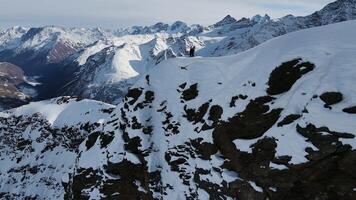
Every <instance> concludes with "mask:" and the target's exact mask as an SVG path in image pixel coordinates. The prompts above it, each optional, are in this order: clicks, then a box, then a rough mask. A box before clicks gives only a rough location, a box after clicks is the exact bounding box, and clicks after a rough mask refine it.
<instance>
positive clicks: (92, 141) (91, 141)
mask: <svg viewBox="0 0 356 200" xmlns="http://www.w3.org/2000/svg"><path fill="white" fill-rule="evenodd" d="M99 134H100V132H94V133H92V134H90V135H89V136H88V139H87V141H86V143H85V146H86V147H87V149H90V148H91V147H92V146H93V145H94V144H95V142H96V140H97V139H98V137H99Z"/></svg>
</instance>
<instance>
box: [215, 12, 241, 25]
mask: <svg viewBox="0 0 356 200" xmlns="http://www.w3.org/2000/svg"><path fill="white" fill-rule="evenodd" d="M235 22H237V20H236V19H235V18H233V17H231V16H230V15H227V16H226V17H224V18H223V19H222V20H221V21H219V22H217V23H215V24H214V25H213V26H214V27H220V26H225V25H229V24H232V23H235Z"/></svg>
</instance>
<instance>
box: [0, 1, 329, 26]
mask: <svg viewBox="0 0 356 200" xmlns="http://www.w3.org/2000/svg"><path fill="white" fill-rule="evenodd" d="M332 1H333V0H0V27H2V28H4V27H9V26H15V25H20V26H27V27H29V26H43V25H60V26H72V27H73V26H76V27H104V28H112V29H115V28H120V27H121V28H122V27H128V26H132V25H150V24H154V23H155V22H158V21H162V22H166V23H171V22H174V21H176V20H182V21H184V22H187V23H189V24H194V23H199V24H204V25H208V24H213V23H215V22H216V21H218V20H220V19H222V18H223V17H224V16H226V15H227V14H230V15H231V16H233V17H235V18H241V17H251V16H253V15H255V14H266V13H267V14H268V15H270V16H271V17H272V18H278V17H281V16H284V15H286V14H293V15H307V14H311V13H312V12H314V11H316V10H319V9H321V8H322V7H323V6H324V5H326V4H327V3H330V2H332Z"/></svg>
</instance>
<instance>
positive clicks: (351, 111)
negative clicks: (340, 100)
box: [342, 106, 356, 114]
mask: <svg viewBox="0 0 356 200" xmlns="http://www.w3.org/2000/svg"><path fill="white" fill-rule="evenodd" d="M342 111H343V112H345V113H349V114H356V106H353V107H348V108H344V109H343V110H342Z"/></svg>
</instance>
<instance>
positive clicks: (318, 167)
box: [0, 21, 356, 200]
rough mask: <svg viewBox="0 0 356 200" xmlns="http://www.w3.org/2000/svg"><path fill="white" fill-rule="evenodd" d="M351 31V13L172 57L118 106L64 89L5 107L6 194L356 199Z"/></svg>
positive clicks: (355, 25) (354, 29) (355, 27)
mask: <svg viewBox="0 0 356 200" xmlns="http://www.w3.org/2000/svg"><path fill="white" fill-rule="evenodd" d="M355 34H356V22H355V21H350V22H343V23H338V24H335V25H328V26H323V27H319V28H312V29H308V30H303V31H299V32H295V33H291V34H287V35H285V36H282V37H278V38H276V39H274V40H271V41H268V42H266V43H264V44H262V45H260V46H258V47H255V48H253V49H251V50H248V51H246V52H243V53H241V54H237V55H233V56H227V57H216V58H201V57H197V58H174V59H169V60H166V61H163V62H161V63H160V64H158V65H157V66H156V67H155V68H153V69H152V70H150V71H149V72H148V73H146V74H144V76H142V77H141V78H139V79H138V80H137V81H136V83H135V84H134V85H133V86H132V87H131V89H130V90H129V91H128V93H127V95H126V96H125V98H124V101H123V102H122V103H120V104H119V105H117V106H115V107H114V106H110V105H107V104H103V103H99V102H95V101H88V100H82V101H79V100H75V99H70V98H66V97H64V98H59V99H54V100H51V101H46V102H39V103H36V104H30V105H27V106H23V107H20V108H18V109H15V110H10V111H8V112H3V113H1V114H0V121H1V129H0V130H1V134H2V135H3V136H2V137H4V138H6V139H4V140H2V142H3V144H2V145H1V146H2V148H1V155H4V156H2V158H1V163H2V164H1V165H2V166H6V167H4V168H2V169H1V179H0V181H1V185H3V186H4V187H1V190H0V195H1V197H3V198H15V199H23V198H25V197H28V198H35V197H36V198H38V199H48V198H50V199H62V198H68V199H172V198H173V199H208V198H211V199H235V198H237V199H242V200H245V199H254V200H255V199H266V198H269V199H323V198H324V199H354V198H355V197H356V196H355V195H356V192H355V190H356V179H355V177H354V173H353V171H354V170H353V169H354V165H355V164H356V160H355V157H356V156H355V155H356V151H355V149H356V139H355V135H356V133H355V130H356V126H355V123H354V122H355V120H356V115H354V113H355V112H354V110H355V105H356V93H355V91H354V89H353V88H352V86H353V85H355V79H354V77H355V76H356V68H355V67H354V63H355V58H354V56H353V55H355V53H356V49H355V48H353V47H355V46H356V41H355V40H352V38H353V37H354V35H355ZM336 36H337V37H336ZM300 41H303V42H300ZM49 110H50V111H51V112H49ZM52 111H56V112H52ZM35 113H39V114H35ZM16 120H17V121H16ZM13 133H15V134H14V135H15V136H12V134H13ZM41 135H42V136H41ZM15 138H16V140H14V139H15ZM11 141H13V142H11ZM47 144H48V145H47ZM51 170H52V171H51ZM25 172H26V173H25ZM50 177H51V178H50ZM24 183H25V184H24ZM26 185H31V187H26Z"/></svg>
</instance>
